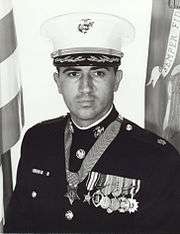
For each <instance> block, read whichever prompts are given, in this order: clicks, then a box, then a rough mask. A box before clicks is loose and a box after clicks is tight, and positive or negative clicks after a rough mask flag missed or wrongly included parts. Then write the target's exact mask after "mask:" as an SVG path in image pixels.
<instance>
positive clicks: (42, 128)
mask: <svg viewBox="0 0 180 234" xmlns="http://www.w3.org/2000/svg"><path fill="white" fill-rule="evenodd" d="M67 118H68V115H63V116H60V117H58V118H54V119H49V120H45V121H42V122H39V123H37V124H35V125H34V126H32V127H30V128H29V129H28V130H27V132H26V135H28V136H29V135H39V134H41V135H42V134H43V133H44V134H50V133H51V132H55V131H57V130H58V131H60V130H61V129H64V127H65V124H66V120H67Z"/></svg>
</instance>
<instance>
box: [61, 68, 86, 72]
mask: <svg viewBox="0 0 180 234" xmlns="http://www.w3.org/2000/svg"><path fill="white" fill-rule="evenodd" d="M67 71H81V69H80V68H77V67H67V68H65V69H64V71H63V72H62V73H65V72H67Z"/></svg>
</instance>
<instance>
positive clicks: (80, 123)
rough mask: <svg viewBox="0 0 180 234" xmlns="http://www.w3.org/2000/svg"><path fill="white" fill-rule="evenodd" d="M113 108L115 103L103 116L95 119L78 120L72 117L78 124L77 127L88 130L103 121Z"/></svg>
mask: <svg viewBox="0 0 180 234" xmlns="http://www.w3.org/2000/svg"><path fill="white" fill-rule="evenodd" d="M112 108H113V105H111V106H110V108H109V109H108V110H107V111H106V112H105V113H104V114H103V115H102V117H100V118H98V119H97V120H95V121H89V120H88V121H86V120H85V121H76V119H75V118H74V117H73V116H72V115H71V119H72V121H73V123H74V124H75V125H76V127H77V128H79V129H82V130H86V129H89V128H92V127H94V126H95V125H97V124H99V123H100V122H102V121H103V120H104V119H105V118H106V117H107V116H108V115H109V114H110V112H111V110H112Z"/></svg>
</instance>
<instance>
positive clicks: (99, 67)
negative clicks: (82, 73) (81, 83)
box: [90, 66, 110, 71]
mask: <svg viewBox="0 0 180 234" xmlns="http://www.w3.org/2000/svg"><path fill="white" fill-rule="evenodd" d="M102 68H103V69H106V70H107V71H109V70H110V69H109V67H106V66H95V67H91V68H90V70H97V69H102Z"/></svg>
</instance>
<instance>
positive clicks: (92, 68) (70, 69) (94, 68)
mask: <svg viewBox="0 0 180 234" xmlns="http://www.w3.org/2000/svg"><path fill="white" fill-rule="evenodd" d="M102 68H103V69H106V70H107V71H110V68H109V67H106V66H94V67H91V68H90V70H91V71H92V70H93V71H94V70H98V69H102ZM81 70H82V69H80V68H77V67H73V66H72V67H67V68H65V69H64V71H63V72H62V73H65V72H67V71H81Z"/></svg>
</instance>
